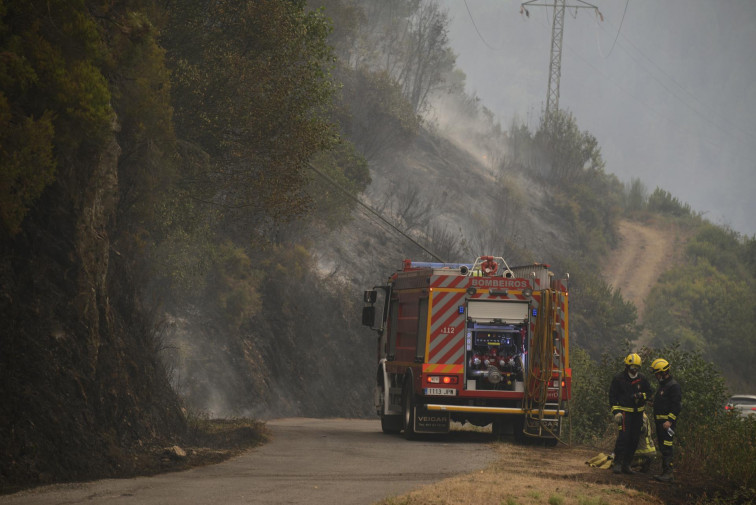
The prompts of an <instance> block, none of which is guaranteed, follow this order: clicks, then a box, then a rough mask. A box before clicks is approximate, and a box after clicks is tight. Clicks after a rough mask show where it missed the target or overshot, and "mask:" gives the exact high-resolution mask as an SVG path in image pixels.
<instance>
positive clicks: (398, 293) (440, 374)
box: [362, 256, 572, 445]
mask: <svg viewBox="0 0 756 505" xmlns="http://www.w3.org/2000/svg"><path fill="white" fill-rule="evenodd" d="M567 277H568V276H567ZM567 298H568V297H567V278H564V279H557V278H555V277H554V274H553V273H552V272H551V271H549V266H548V265H545V264H539V263H534V264H531V265H525V266H518V267H511V268H510V267H509V266H508V265H507V263H506V262H505V261H504V259H503V258H501V257H494V256H481V257H478V258H477V259H476V260H475V262H474V263H472V264H456V263H454V264H449V263H428V262H413V261H410V260H405V261H404V264H403V268H402V269H401V270H400V271H397V272H395V273H394V274H392V275H391V276H390V277H389V279H388V282H387V283H386V284H385V285H380V286H374V287H373V289H371V290H368V291H365V293H364V302H365V306H364V307H363V313H362V323H363V324H364V325H366V326H370V327H371V328H372V329H374V330H376V331H377V332H378V369H377V374H376V388H375V407H376V412H377V414H378V415H379V416H380V418H381V427H382V429H383V431H384V432H385V433H400V432H403V433H404V435H405V437H406V438H408V439H411V438H414V436H415V435H416V434H420V433H447V432H448V431H449V428H450V422H451V421H456V422H460V423H463V424H464V423H471V424H473V425H476V426H487V425H489V424H491V425H492V427H493V430H494V432H495V433H504V432H505V430H506V429H507V428H508V427H512V429H513V433H514V436H515V438H516V439H518V440H527V439H528V437H530V438H533V439H542V440H544V441H545V443H546V444H547V445H553V444H556V443H557V442H558V441H559V440H560V438H561V437H562V426H563V424H564V419H565V418H566V416H567V415H568V410H567V408H566V406H567V401H568V400H569V399H570V394H571V378H572V377H571V369H570V368H569V346H568V343H569V342H568V324H567V315H568V310H567Z"/></svg>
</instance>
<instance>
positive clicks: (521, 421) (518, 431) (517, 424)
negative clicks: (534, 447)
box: [512, 415, 530, 444]
mask: <svg viewBox="0 0 756 505" xmlns="http://www.w3.org/2000/svg"><path fill="white" fill-rule="evenodd" d="M524 429H525V416H524V415H521V416H515V417H514V418H513V419H512V434H513V435H514V439H515V442H517V443H518V444H527V443H528V442H530V437H528V436H527V435H526V434H525V432H524V431H523V430H524Z"/></svg>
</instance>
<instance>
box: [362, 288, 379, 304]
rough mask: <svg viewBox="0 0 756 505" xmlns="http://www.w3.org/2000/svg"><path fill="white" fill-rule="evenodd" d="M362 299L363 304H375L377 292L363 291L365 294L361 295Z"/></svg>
mask: <svg viewBox="0 0 756 505" xmlns="http://www.w3.org/2000/svg"><path fill="white" fill-rule="evenodd" d="M363 299H364V300H365V303H375V301H376V300H377V299H378V291H376V290H374V289H373V290H370V291H365V294H364V295H363Z"/></svg>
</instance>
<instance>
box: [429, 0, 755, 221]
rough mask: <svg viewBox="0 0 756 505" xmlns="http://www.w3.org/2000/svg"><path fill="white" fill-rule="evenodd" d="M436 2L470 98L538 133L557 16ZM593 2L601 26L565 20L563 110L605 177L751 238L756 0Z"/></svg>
mask: <svg viewBox="0 0 756 505" xmlns="http://www.w3.org/2000/svg"><path fill="white" fill-rule="evenodd" d="M437 1H438V3H439V5H441V6H443V7H444V8H446V9H447V11H448V12H449V15H450V17H451V24H450V30H449V37H450V40H451V46H452V48H453V49H454V51H455V53H456V54H457V55H458V57H457V66H458V67H459V68H460V69H462V70H463V71H464V72H465V74H466V75H467V91H468V92H470V93H475V94H477V95H478V96H479V97H480V99H481V101H482V103H483V104H484V105H485V106H486V107H487V108H489V109H490V110H491V111H492V112H493V113H494V114H495V115H496V117H497V119H498V120H499V121H500V122H501V124H502V126H503V127H505V128H508V127H509V125H510V123H511V121H512V119H513V117H515V115H516V116H517V117H519V118H520V120H522V121H525V122H526V123H527V124H528V125H529V126H530V129H531V131H534V130H535V129H536V128H537V126H538V119H539V116H540V112H541V109H542V108H543V107H544V104H545V101H546V91H547V86H548V74H549V57H550V52H551V19H552V15H553V9H552V8H550V7H548V8H547V7H529V9H528V10H529V11H530V17H526V16H524V15H521V14H520V2H518V1H511V0H466V2H465V1H464V0H437ZM537 3H540V4H551V3H553V0H543V1H539V2H537ZM577 4H580V2H578V1H577V0H568V1H567V5H568V6H569V5H577ZM593 4H594V5H596V6H597V7H598V8H599V10H600V12H601V13H602V14H603V16H604V20H603V21H601V20H600V19H599V18H598V16H597V15H596V14H595V13H594V11H593V10H591V9H580V10H578V11H575V10H574V9H569V8H568V9H567V12H566V14H565V21H564V39H563V43H562V66H561V86H560V98H559V107H560V109H567V110H569V111H571V112H572V113H573V114H574V115H575V118H576V120H577V123H578V126H579V128H580V129H581V130H587V131H588V132H590V133H591V134H592V135H594V136H595V137H596V138H597V139H598V141H599V145H600V146H601V151H602V154H603V157H604V161H605V162H606V171H607V172H610V173H614V174H616V175H617V176H618V177H619V178H620V180H622V181H623V182H627V181H630V179H631V178H634V177H637V178H640V180H641V181H642V182H643V183H644V184H645V185H646V187H647V189H648V191H649V192H652V191H653V190H654V189H655V188H656V187H657V186H659V187H661V188H663V189H665V190H667V191H669V192H670V193H672V195H673V196H675V197H677V198H678V199H679V200H681V201H682V202H686V203H689V204H690V205H691V207H692V208H693V210H695V211H696V212H702V213H704V217H706V218H707V219H709V220H710V221H712V222H714V223H717V224H725V225H728V226H730V227H732V228H733V229H735V230H737V231H739V232H741V233H744V234H747V235H749V236H750V235H754V234H756V218H754V216H756V1H754V0H707V1H703V0H664V1H660V0H628V1H623V0H597V1H595V2H593ZM468 9H469V12H468ZM476 28H477V30H476Z"/></svg>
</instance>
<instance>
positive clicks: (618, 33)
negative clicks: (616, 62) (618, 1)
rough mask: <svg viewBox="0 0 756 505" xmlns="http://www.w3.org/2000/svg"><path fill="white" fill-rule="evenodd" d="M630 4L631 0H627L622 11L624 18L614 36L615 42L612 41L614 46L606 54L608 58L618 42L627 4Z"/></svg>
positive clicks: (623, 17) (623, 18)
mask: <svg viewBox="0 0 756 505" xmlns="http://www.w3.org/2000/svg"><path fill="white" fill-rule="evenodd" d="M628 4H630V0H625V10H624V11H623V12H622V19H621V20H620V25H619V28H617V35H615V36H614V42H612V47H611V48H610V49H609V52H608V53H607V55H606V56H605V58H608V57H609V55H611V54H612V51H613V50H614V45H615V44H616V43H617V39H618V38H619V35H620V31H621V30H622V23H624V21H625V14H627V6H628Z"/></svg>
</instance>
